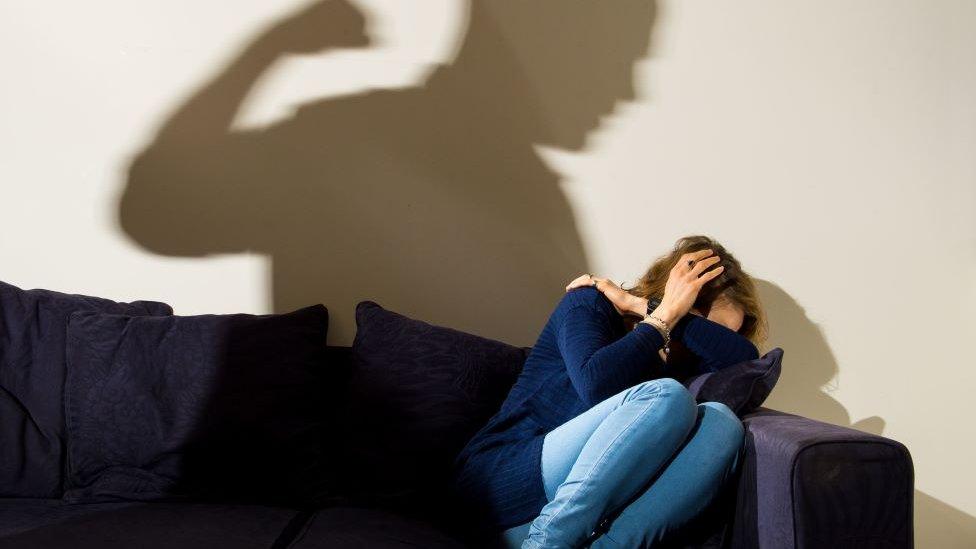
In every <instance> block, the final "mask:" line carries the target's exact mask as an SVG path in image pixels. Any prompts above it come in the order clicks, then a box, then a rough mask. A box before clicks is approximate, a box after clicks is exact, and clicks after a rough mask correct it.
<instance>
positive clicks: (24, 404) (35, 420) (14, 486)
mask: <svg viewBox="0 0 976 549" xmlns="http://www.w3.org/2000/svg"><path fill="white" fill-rule="evenodd" d="M76 311H95V312H105V313H118V314H129V315H170V314H172V313H173V309H172V308H171V307H170V306H169V305H167V304H165V303H159V302H156V301H134V302H132V303H120V302H116V301H112V300H110V299H104V298H100V297H92V296H87V295H80V294H67V293H62V292H56V291H52V290H42V289H34V290H22V289H20V288H18V287H16V286H13V285H11V284H7V283H5V282H0V497H40V498H52V497H53V498H58V497H61V494H62V484H61V483H62V476H63V459H62V458H63V453H64V442H65V431H64V411H63V408H62V406H61V398H62V395H63V387H64V378H65V355H64V353H65V351H64V350H65V337H66V332H67V326H68V317H69V315H71V313H73V312H76Z"/></svg>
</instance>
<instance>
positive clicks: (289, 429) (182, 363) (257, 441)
mask: <svg viewBox="0 0 976 549" xmlns="http://www.w3.org/2000/svg"><path fill="white" fill-rule="evenodd" d="M328 320H329V315H328V310H327V309H326V308H325V307H324V306H322V305H315V306H312V307H306V308H304V309H299V310H297V311H294V312H291V313H287V314H280V315H248V314H229V315H198V316H170V317H133V316H127V315H117V314H96V313H75V314H74V315H72V317H71V322H70V325H69V327H68V345H67V354H68V378H67V382H66V387H65V411H66V417H67V430H68V445H67V446H68V448H67V461H68V468H67V481H66V485H67V486H66V491H65V494H64V498H63V501H64V502H69V503H81V502H96V501H112V500H140V501H148V500H158V499H177V500H178V499H184V500H188V499H192V500H211V501H218V500H219V501H228V502H244V503H268V504H282V505H290V504H305V503H309V502H315V501H318V500H319V499H320V498H326V497H329V496H330V493H331V486H332V481H331V478H332V477H333V475H334V474H335V473H334V468H333V467H332V463H331V462H330V460H329V455H330V454H329V452H328V450H327V448H326V446H325V445H326V444H327V443H328V442H329V439H328V436H327V435H328V429H327V427H326V426H327V421H328V420H327V418H328V417H329V415H328V410H327V406H328V405H329V404H330V403H332V402H334V401H335V396H336V395H335V390H336V389H337V386H336V385H335V384H331V383H329V382H328V374H329V372H328V367H327V364H325V360H324V357H325V353H326V332H327V329H328Z"/></svg>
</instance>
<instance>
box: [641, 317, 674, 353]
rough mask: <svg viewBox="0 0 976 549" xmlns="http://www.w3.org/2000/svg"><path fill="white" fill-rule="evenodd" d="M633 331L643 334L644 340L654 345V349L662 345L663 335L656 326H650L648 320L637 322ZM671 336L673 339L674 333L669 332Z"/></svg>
mask: <svg viewBox="0 0 976 549" xmlns="http://www.w3.org/2000/svg"><path fill="white" fill-rule="evenodd" d="M634 331H635V332H639V333H642V334H644V340H645V341H646V342H647V343H648V344H649V345H653V346H654V350H655V351H656V350H658V349H660V348H662V347H664V336H663V335H661V332H660V331H658V329H657V328H655V327H654V326H651V324H650V323H649V322H638V323H637V326H635V327H634ZM671 338H672V339H674V334H673V333H672V334H671Z"/></svg>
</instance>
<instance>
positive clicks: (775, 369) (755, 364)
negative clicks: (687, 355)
mask: <svg viewBox="0 0 976 549" xmlns="http://www.w3.org/2000/svg"><path fill="white" fill-rule="evenodd" d="M782 363H783V349H781V348H779V347H776V348H774V349H771V350H770V351H769V352H768V353H766V354H764V355H763V356H761V357H759V358H756V359H754V360H746V361H743V362H739V363H738V364H733V365H732V366H728V367H726V368H723V369H721V370H718V371H715V372H708V373H704V374H699V375H696V376H692V377H689V378H686V379H684V380H683V381H682V383H683V384H684V386H685V387H687V388H688V391H689V392H691V394H692V395H693V396H694V397H695V400H696V401H698V402H705V401H709V400H710V401H715V402H721V403H723V404H725V405H726V406H728V407H729V408H731V409H732V411H733V412H735V413H736V415H738V416H739V417H742V416H744V415H746V414H748V413H750V412H752V411H753V410H755V409H756V408H758V407H759V406H761V405H762V403H763V402H765V400H766V397H768V396H769V393H771V392H772V391H773V387H775V386H776V381H777V380H778V379H779V375H780V372H781V370H782Z"/></svg>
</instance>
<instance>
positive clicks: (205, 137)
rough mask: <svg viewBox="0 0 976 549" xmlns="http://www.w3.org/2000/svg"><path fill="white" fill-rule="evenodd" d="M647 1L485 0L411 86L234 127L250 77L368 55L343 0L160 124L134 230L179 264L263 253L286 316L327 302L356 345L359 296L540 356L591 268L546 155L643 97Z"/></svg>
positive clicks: (131, 201) (132, 215)
mask: <svg viewBox="0 0 976 549" xmlns="http://www.w3.org/2000/svg"><path fill="white" fill-rule="evenodd" d="M654 12H655V10H654V5H653V3H652V2H648V1H646V0H628V1H622V2H616V3H615V4H614V9H606V7H605V6H604V5H602V4H600V3H598V2H566V1H564V0H541V1H535V2H508V1H504V0H502V1H484V0H479V1H478V2H472V4H471V5H470V7H469V26H468V29H467V34H466V35H465V38H464V43H463V45H462V47H461V49H460V52H459V54H458V57H457V59H456V60H455V62H454V63H453V64H451V65H445V66H440V67H438V68H437V70H435V71H434V72H433V73H432V75H431V77H430V78H429V79H428V80H427V81H426V82H424V83H423V84H422V85H419V86H417V87H411V88H405V89H398V90H392V91H388V90H385V91H371V92H366V93H362V94H358V95H352V96H345V97H340V98H330V99H323V100H319V101H313V102H309V103H307V104H304V105H302V106H301V107H300V108H298V109H297V110H296V111H295V113H294V115H293V116H292V117H291V118H290V119H287V120H285V121H282V122H280V123H277V124H276V125H273V126H270V127H267V128H262V129H258V130H247V131H232V130H231V129H230V127H231V122H232V120H233V119H234V117H235V115H236V113H237V112H238V110H239V108H240V106H241V104H242V102H243V100H244V98H245V96H246V95H247V94H248V92H249V90H250V89H251V87H252V86H253V85H254V83H255V81H256V80H257V79H258V78H259V77H260V76H261V75H262V74H263V73H264V72H265V71H266V70H267V69H268V68H269V67H270V66H271V65H272V64H273V63H274V62H275V60H277V59H279V58H281V57H282V56H284V55H287V54H293V53H315V52H323V51H327V50H330V49H334V48H349V47H368V43H369V39H368V38H367V36H366V34H365V31H364V28H365V18H364V16H363V15H362V14H361V13H359V12H358V11H357V10H356V9H355V8H354V7H352V5H350V4H348V3H346V2H345V1H340V0H329V1H325V2H317V3H314V4H312V5H310V6H308V7H306V8H305V9H303V10H302V11H300V12H298V13H295V14H292V15H290V16H288V17H286V18H284V19H283V20H280V21H278V22H277V23H275V24H273V25H272V26H271V27H270V28H268V29H267V30H265V31H264V32H263V33H261V34H260V35H259V36H258V37H256V39H255V40H253V42H252V43H250V44H249V45H248V46H247V47H246V48H244V50H243V51H242V52H241V53H240V55H239V56H238V57H237V59H235V60H234V61H233V62H231V63H230V64H229V65H228V66H227V67H225V68H224V69H223V70H222V71H220V73H219V74H217V75H216V77H214V78H213V79H212V80H211V81H209V82H207V83H206V84H205V85H204V86H203V87H202V88H200V89H199V90H198V91H197V92H196V93H195V94H194V95H193V96H192V97H191V98H190V99H189V100H188V101H186V102H185V104H183V105H182V106H180V107H179V108H178V109H177V110H176V112H175V113H174V114H173V115H172V116H170V117H169V118H168V120H167V121H166V122H165V124H164V125H163V126H162V128H161V129H160V130H159V131H158V134H157V135H156V137H155V140H154V142H153V143H152V144H151V145H150V146H149V147H148V148H147V149H146V150H144V151H142V152H141V153H140V154H139V155H138V156H137V157H136V158H135V160H134V161H133V163H132V164H131V167H130V169H129V174H128V182H127V185H126V187H125V189H124V191H123V194H122V196H121V199H120V204H119V215H120V223H121V226H122V229H123V231H124V232H125V233H126V234H127V235H128V236H129V237H131V238H132V239H133V240H135V241H136V242H137V243H139V244H140V245H141V246H143V247H144V248H146V249H148V250H150V251H152V252H154V253H157V254H162V255H168V256H203V255H207V254H214V253H234V252H244V251H254V252H258V253H263V254H267V255H268V256H269V257H270V258H271V262H272V279H273V282H272V288H271V293H272V302H273V304H274V305H273V306H274V310H275V311H276V312H284V311H289V310H293V309H296V308H299V307H302V306H305V305H309V304H313V303H324V304H326V306H328V307H329V309H330V311H332V312H333V319H334V322H333V323H332V326H331V327H330V335H329V339H330V343H331V344H334V345H342V344H349V343H350V342H351V341H352V338H353V335H354V333H355V326H354V323H353V320H352V316H353V311H354V308H355V304H356V303H357V302H358V301H360V300H361V299H372V300H375V301H377V302H378V303H380V304H382V305H384V306H386V307H388V308H390V309H393V310H396V311H398V312H402V313H404V314H408V315H411V316H415V317H417V318H423V319H426V320H429V321H431V322H435V323H438V324H443V325H448V326H452V327H454V328H457V329H460V330H465V331H470V332H473V333H478V334H481V335H484V336H487V337H492V338H496V339H501V340H504V341H507V342H509V343H512V344H517V345H531V344H533V343H534V339H527V338H534V337H535V336H536V335H537V334H538V332H539V331H540V330H541V328H542V326H543V325H544V324H545V321H546V319H547V318H548V315H549V313H550V312H551V310H552V307H553V306H554V304H555V303H556V302H557V301H558V300H559V299H560V297H561V296H562V294H563V293H564V288H565V285H566V284H567V283H568V282H569V281H570V280H571V279H572V278H574V277H575V276H577V275H579V274H580V273H583V272H587V271H588V270H589V262H588V260H587V256H586V252H585V250H584V247H583V244H582V241H581V238H580V235H579V231H578V229H577V226H576V222H575V220H574V216H573V212H572V210H571V208H570V204H569V202H568V201H567V199H566V197H565V196H564V194H563V192H562V191H561V189H560V187H559V176H558V174H556V173H554V172H552V171H551V170H550V169H549V168H548V167H547V166H546V165H545V164H544V163H543V162H542V161H541V160H540V158H539V157H538V156H537V153H536V152H535V151H534V149H533V145H534V144H548V145H553V146H557V147H562V148H566V149H577V150H578V149H582V148H583V147H584V145H585V138H586V135H587V133H588V132H589V131H591V130H592V129H594V128H595V127H596V126H597V125H598V124H599V120H600V117H601V116H603V115H605V114H608V113H610V112H612V111H613V109H614V107H615V105H616V103H617V102H618V101H620V100H629V99H634V84H633V74H632V73H633V64H634V63H635V61H637V60H638V59H640V58H641V57H643V56H644V55H646V53H647V51H648V48H649V43H650V33H651V29H652V26H653V20H654Z"/></svg>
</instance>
